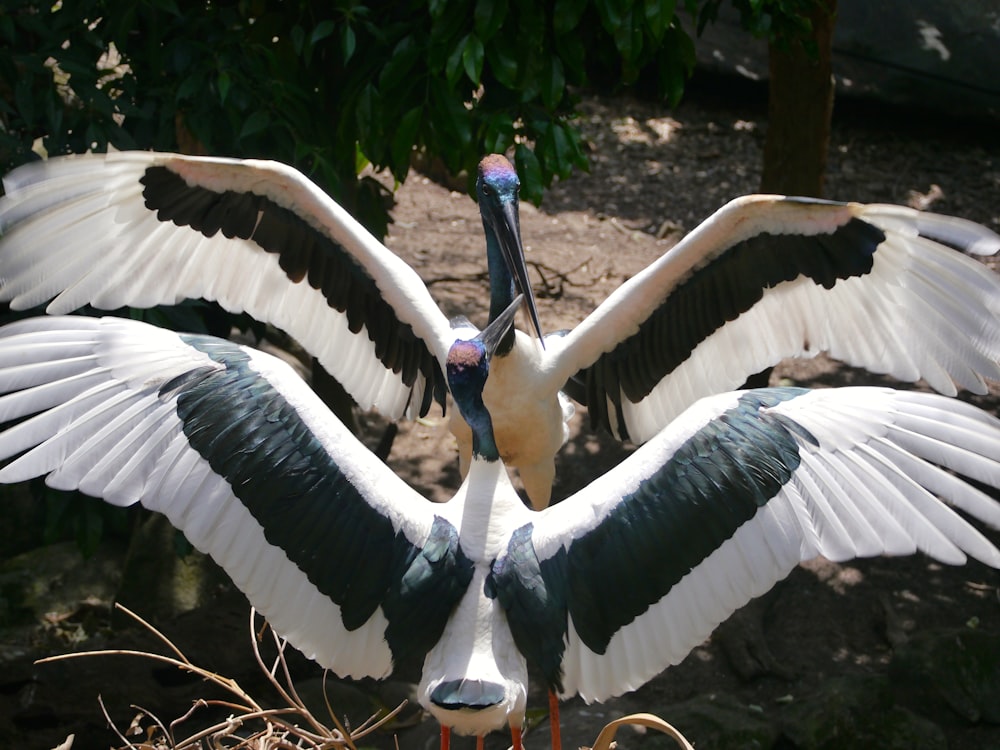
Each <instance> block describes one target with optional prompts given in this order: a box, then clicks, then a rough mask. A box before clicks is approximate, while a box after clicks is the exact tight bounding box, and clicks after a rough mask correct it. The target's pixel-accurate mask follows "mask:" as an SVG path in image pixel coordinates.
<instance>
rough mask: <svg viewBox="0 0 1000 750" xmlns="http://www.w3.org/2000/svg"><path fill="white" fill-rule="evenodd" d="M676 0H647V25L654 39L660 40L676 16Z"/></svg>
mask: <svg viewBox="0 0 1000 750" xmlns="http://www.w3.org/2000/svg"><path fill="white" fill-rule="evenodd" d="M676 5H677V3H676V0H646V26H647V28H649V35H650V36H651V37H653V40H654V41H656V42H660V41H661V40H662V39H663V35H664V34H665V33H666V31H667V29H668V28H669V27H670V22H671V21H672V20H673V18H674V11H675V8H676Z"/></svg>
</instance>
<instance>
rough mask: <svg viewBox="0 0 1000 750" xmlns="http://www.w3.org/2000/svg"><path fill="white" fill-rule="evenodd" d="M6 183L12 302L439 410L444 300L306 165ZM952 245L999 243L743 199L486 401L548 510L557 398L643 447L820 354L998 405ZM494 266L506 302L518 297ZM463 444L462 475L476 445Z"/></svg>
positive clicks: (116, 162)
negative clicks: (704, 406) (214, 311)
mask: <svg viewBox="0 0 1000 750" xmlns="http://www.w3.org/2000/svg"><path fill="white" fill-rule="evenodd" d="M488 159H490V160H491V161H490V162H489V164H490V165H491V166H490V168H489V169H485V168H484V167H482V166H481V171H482V172H484V174H485V173H486V172H489V173H490V174H493V175H498V176H500V177H502V178H503V180H502V181H501V183H502V184H501V183H497V184H496V185H492V183H491V190H492V191H493V192H492V193H491V195H493V196H494V197H496V196H498V194H499V191H500V189H501V188H502V189H503V190H505V191H507V192H506V193H505V194H504V196H502V197H503V199H504V200H505V201H506V204H504V205H505V206H506V211H507V212H508V213H506V214H504V217H503V218H504V220H505V221H506V222H507V224H508V225H510V224H511V223H512V224H514V225H516V224H517V220H516V214H515V215H514V218H511V213H510V212H511V211H516V203H515V204H514V208H511V206H512V201H514V202H516V188H517V183H516V174H514V173H513V170H512V169H511V168H510V167H509V164H508V165H507V167H506V169H507V171H504V169H505V168H504V167H503V163H501V162H502V160H499V161H498V157H488ZM486 163H487V160H484V164H486ZM491 170H492V171H491ZM481 178H483V179H481V181H480V186H481V187H482V184H483V182H484V180H485V177H484V175H482V174H481ZM5 186H6V188H7V193H8V194H7V196H6V197H4V198H2V199H0V232H2V233H3V236H2V237H0V301H9V302H10V303H11V306H12V308H14V309H26V308H30V307H32V306H34V305H38V304H42V303H44V302H48V307H47V311H48V312H50V313H53V314H57V313H64V312H68V311H70V310H73V309H75V308H77V307H79V306H81V305H83V304H86V303H90V304H93V305H95V306H97V307H104V308H117V307H120V306H123V305H129V306H146V305H155V304H173V303H176V302H178V301H179V300H182V299H191V298H204V299H211V300H217V301H218V302H219V303H220V304H221V305H222V306H223V307H225V308H226V309H228V310H231V311H246V312H248V313H249V314H250V315H252V316H253V317H255V318H257V319H258V320H262V321H265V322H268V323H272V324H274V325H276V326H278V327H280V328H282V329H284V330H285V331H286V332H287V333H289V334H290V335H292V336H293V337H294V338H296V339H297V340H298V341H299V342H300V343H301V344H302V345H303V346H304V347H305V348H306V349H307V350H308V351H309V352H310V353H311V354H313V355H314V356H316V357H317V359H318V360H319V361H320V363H321V364H322V365H323V366H324V367H325V368H326V369H327V370H328V371H329V372H330V373H331V374H332V375H333V376H334V377H335V378H337V380H339V381H340V382H341V383H342V384H343V385H344V387H345V388H346V389H347V391H348V392H349V393H350V394H351V395H352V397H354V399H355V400H356V401H357V402H358V403H359V405H361V406H362V407H363V408H369V407H374V408H377V409H379V410H380V411H381V412H383V413H384V414H386V415H387V416H388V417H390V418H397V417H399V416H402V415H404V414H407V415H410V416H415V415H417V414H423V413H426V411H427V409H428V408H429V407H430V405H431V403H432V401H433V400H437V401H439V402H441V403H442V404H443V403H444V397H445V392H446V389H447V386H446V383H445V379H444V375H443V366H444V361H445V358H446V356H447V352H448V350H449V347H450V346H451V344H452V343H453V342H454V341H455V340H456V335H457V334H456V332H455V331H453V330H452V329H451V328H450V326H449V324H448V321H447V320H446V318H445V316H444V314H443V313H442V312H441V311H440V310H439V309H438V307H437V305H436V304H435V303H434V301H433V299H432V298H431V296H430V294H429V292H428V291H427V288H426V287H425V285H424V284H423V282H422V281H421V280H420V279H419V277H418V276H417V274H416V273H415V272H414V271H413V270H412V269H411V268H410V267H409V266H407V265H406V263H404V262H403V261H402V260H400V259H399V258H398V257H397V256H395V255H394V254H393V253H391V252H390V251H389V250H388V249H387V248H385V247H384V246H383V245H382V244H381V243H380V242H378V241H377V240H375V239H374V238H372V237H371V235H369V234H368V233H367V232H365V231H364V230H363V229H362V228H361V227H360V226H359V225H358V224H357V222H355V221H354V220H353V219H351V217H350V216H349V215H347V213H346V212H345V211H344V210H343V209H342V208H340V207H339V206H337V204H336V203H335V202H333V201H332V200H330V199H329V198H328V197H327V196H326V195H325V194H324V193H323V192H322V191H320V190H319V189H318V188H317V187H316V186H315V185H313V184H312V183H311V182H310V181H308V180H307V179H306V178H305V177H304V176H302V175H301V174H299V173H298V172H296V171H295V170H293V169H291V168H289V167H287V166H284V165H280V164H276V163H274V162H254V161H238V160H231V159H206V158H201V157H185V156H178V155H171V154H153V153H113V154H107V155H88V156H83V157H68V158H59V159H51V160H49V161H48V162H43V163H36V164H31V165H28V166H26V167H23V168H21V169H19V170H16V171H15V172H13V173H12V174H11V175H10V176H8V178H7V179H6V181H5ZM484 195H485V193H484ZM480 203H481V208H482V206H483V205H484V197H482V196H481V198H480ZM482 210H483V211H484V213H483V217H484V226H485V227H486V229H487V245H488V250H489V247H490V242H495V241H496V240H495V236H494V237H492V238H491V234H490V233H491V232H492V231H493V229H492V227H493V224H491V223H490V222H489V221H487V216H488V214H487V213H486V212H485V211H486V209H485V208H483V209H482ZM491 210H492V209H491ZM497 210H498V211H499V209H497ZM494 223H496V222H495V221H494ZM219 227H221V231H218V232H217V231H215V230H216V229H218V228H219ZM510 228H511V227H510V226H508V229H510ZM514 228H515V229H516V226H515V227H514ZM950 246H954V247H956V248H959V249H962V250H965V251H966V252H968V253H975V254H982V255H989V254H994V253H996V252H998V250H1000V236H997V235H996V234H995V233H993V232H991V231H990V230H988V229H986V228H985V227H981V226H979V225H977V224H974V223H972V222H969V221H965V220H962V219H958V218H954V217H947V216H941V215H936V214H928V213H921V212H918V211H915V210H911V209H907V208H903V207H899V206H888V205H877V204H873V205H865V204H858V203H846V204H837V203H829V202H823V201H816V200H807V199H796V198H785V197H782V196H768V195H757V196H745V197H743V198H738V199H736V200H734V201H731V202H730V203H728V204H726V205H725V206H723V207H722V208H721V209H719V210H718V211H717V212H716V213H714V214H713V215H712V216H711V217H709V219H707V220H706V221H705V222H704V223H702V224H701V225H700V226H699V227H697V228H696V229H695V230H694V231H692V232H691V233H690V234H689V235H688V236H687V237H685V238H684V239H683V240H681V241H680V242H679V243H678V244H677V245H676V246H674V247H673V248H672V249H670V250H669V251H667V252H666V253H665V254H664V255H663V256H662V257H661V258H659V259H658V260H657V261H655V262H654V263H652V264H651V265H650V266H649V267H648V268H646V269H645V270H644V271H642V272H641V273H639V274H637V275H636V276H635V277H633V278H632V279H630V280H629V281H627V282H626V283H624V284H622V286H621V287H619V288H618V289H617V290H616V291H615V292H614V293H613V294H611V295H610V296H609V297H608V299H607V300H606V301H604V302H603V303H602V304H601V305H600V306H599V307H598V308H597V309H596V310H595V311H594V312H593V313H591V314H590V315H589V316H587V318H585V319H584V320H583V321H582V322H581V323H580V324H579V325H578V326H576V327H575V328H574V329H573V330H572V331H570V332H569V333H568V334H567V335H566V336H564V337H554V336H547V337H546V338H545V349H544V350H540V349H539V348H538V344H537V343H536V342H532V341H530V339H529V338H528V337H526V336H518V337H517V339H516V345H515V348H514V350H513V351H512V352H511V353H509V354H507V355H506V356H500V357H497V358H496V359H495V360H494V362H493V366H492V373H493V374H492V375H491V379H490V384H489V385H488V388H487V395H486V400H487V404H488V407H489V409H490V411H491V414H492V417H493V424H494V429H495V432H496V434H497V440H498V442H499V445H500V448H501V454H502V455H503V456H504V457H505V460H506V461H508V463H509V465H512V466H515V467H517V468H518V470H519V471H520V472H521V473H522V478H523V479H524V480H525V486H526V487H527V488H528V494H529V496H530V498H531V501H532V503H533V505H534V507H536V508H541V507H545V506H546V505H547V504H548V502H549V492H550V489H551V481H552V477H553V475H554V463H553V462H554V456H555V453H556V452H557V451H558V449H559V446H560V445H561V443H562V440H563V439H564V438H565V435H566V425H565V419H566V416H567V414H568V413H569V410H567V409H566V408H564V405H563V404H562V403H561V402H560V400H559V390H560V389H561V388H564V387H566V389H567V392H569V393H570V394H571V395H572V396H573V397H574V398H576V399H578V400H581V401H582V402H583V403H584V404H585V405H586V406H587V407H588V411H589V415H590V421H591V423H592V424H593V425H594V426H596V427H604V428H607V429H608V430H610V431H611V432H612V433H613V434H614V435H615V436H616V437H618V438H620V439H629V440H631V441H633V442H635V443H642V442H644V441H646V440H648V439H650V438H651V437H653V436H654V435H656V434H658V433H659V431H660V430H661V429H662V428H663V427H664V426H665V425H667V424H668V423H669V422H670V421H671V420H672V419H673V418H674V417H675V416H677V415H678V414H680V413H681V412H683V411H684V409H686V408H687V407H688V406H689V405H691V404H692V403H694V402H695V401H697V400H698V399H699V398H701V397H703V396H708V395H711V394H714V393H720V392H724V391H728V390H731V389H733V388H737V387H739V386H740V385H741V384H742V383H744V382H745V381H746V379H747V377H748V376H750V375H752V374H754V373H756V372H759V371H760V370H763V369H765V368H767V367H769V366H773V365H775V364H777V363H778V362H779V361H780V360H782V359H784V358H786V357H799V356H814V355H815V354H817V353H819V352H823V351H825V352H828V353H829V354H830V355H832V356H833V357H835V358H837V359H840V360H842V361H844V362H846V363H848V364H851V365H854V366H858V367H864V368H866V369H868V370H870V371H872V372H876V373H884V374H887V375H891V376H893V377H895V378H898V379H900V380H906V381H912V380H916V379H918V378H924V379H925V380H926V381H927V382H928V383H929V384H930V385H931V386H932V387H933V388H934V389H936V390H938V391H940V392H942V393H945V394H948V395H953V394H955V393H956V392H957V389H956V385H957V386H959V387H962V388H966V389H969V390H971V391H973V392H976V393H983V392H985V390H986V383H987V381H1000V326H998V325H997V321H998V320H1000V279H998V277H997V276H996V275H995V274H993V273H992V272H991V271H990V270H989V269H987V268H986V267H985V266H984V265H983V264H981V263H979V262H977V261H976V260H974V259H972V258H969V257H967V256H966V255H964V254H963V253H961V252H957V251H956V250H953V249H951V247H950ZM521 260H522V264H523V258H522V259H521ZM495 265H497V264H494V262H493V260H491V275H493V276H494V278H493V279H492V280H491V286H493V287H494V294H492V295H491V297H497V292H498V290H499V293H500V294H501V296H502V294H503V293H505V291H510V290H509V289H507V290H504V286H505V285H506V286H507V287H509V286H510V285H511V280H510V273H507V272H505V273H506V275H505V277H504V278H503V279H500V278H496V277H497V276H499V275H500V272H501V271H503V269H500V271H496V269H495V268H494V266H495ZM306 282H308V283H306ZM521 291H522V292H523V291H525V290H524V289H522V290H521ZM497 299H500V297H497ZM50 300H51V301H50ZM497 304H500V306H502V305H503V304H506V301H503V302H502V303H497V301H496V300H495V299H494V300H491V310H492V309H493V307H494V306H496V305H497ZM362 332H364V333H367V335H359V334H361V333H362ZM570 386H573V387H574V388H573V390H570ZM452 424H453V426H455V429H456V435H457V437H458V438H459V444H460V449H461V457H462V466H463V468H465V467H466V466H468V464H469V461H470V456H471V448H470V445H469V443H468V440H469V434H470V433H469V432H468V430H467V429H464V428H462V426H461V425H460V424H459V423H457V422H455V421H453V422H452Z"/></svg>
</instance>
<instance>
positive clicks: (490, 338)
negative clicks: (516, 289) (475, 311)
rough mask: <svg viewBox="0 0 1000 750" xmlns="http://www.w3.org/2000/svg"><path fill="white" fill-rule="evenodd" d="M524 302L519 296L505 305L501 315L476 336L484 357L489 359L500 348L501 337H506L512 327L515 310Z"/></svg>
mask: <svg viewBox="0 0 1000 750" xmlns="http://www.w3.org/2000/svg"><path fill="white" fill-rule="evenodd" d="M523 302H524V295H523V294H519V295H517V297H515V298H514V301H513V302H511V303H510V304H509V305H507V309H505V310H504V311H503V312H502V313H500V314H499V315H498V316H497V317H496V319H495V320H494V321H493V322H492V323H490V324H489V325H488V326H486V328H484V329H483V330H482V331H480V332H479V335H478V336H476V338H478V339H479V340H480V341H481V342H482V344H483V348H484V349H486V357H487V358H491V357H492V356H493V352H495V351H496V349H497V347H498V346H500V342H501V341H502V340H503V337H504V336H506V335H507V333H508V332H509V331H510V329H511V328H512V327H513V325H514V316H515V315H516V314H517V308H519V307H520V306H521V303H523Z"/></svg>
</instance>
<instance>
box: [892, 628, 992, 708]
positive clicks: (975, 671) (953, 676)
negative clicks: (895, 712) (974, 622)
mask: <svg viewBox="0 0 1000 750" xmlns="http://www.w3.org/2000/svg"><path fill="white" fill-rule="evenodd" d="M889 674H890V677H891V679H892V680H893V682H894V684H895V685H896V686H897V687H898V689H899V690H900V691H901V693H902V694H903V695H904V696H905V698H906V700H907V701H908V702H910V703H911V704H913V703H921V704H930V705H929V706H928V707H927V708H928V710H930V711H933V709H934V707H935V706H934V704H937V705H938V706H940V705H941V704H942V703H943V704H945V705H947V706H948V707H950V708H951V709H952V710H953V711H954V712H955V713H957V714H958V715H959V716H961V717H962V718H963V719H965V720H966V721H969V722H972V723H977V722H980V721H983V722H988V723H990V724H1000V635H997V634H996V633H986V632H982V631H979V630H973V629H971V628H961V629H946V630H932V631H927V632H923V633H920V634H919V635H916V636H914V637H913V638H912V640H910V641H909V642H908V643H907V644H905V645H904V646H903V647H902V648H900V649H898V650H897V651H896V653H895V655H894V656H893V660H892V664H891V666H890V670H889Z"/></svg>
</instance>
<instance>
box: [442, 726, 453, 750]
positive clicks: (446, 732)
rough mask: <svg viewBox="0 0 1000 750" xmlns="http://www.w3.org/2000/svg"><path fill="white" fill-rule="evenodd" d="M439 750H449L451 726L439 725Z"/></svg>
mask: <svg viewBox="0 0 1000 750" xmlns="http://www.w3.org/2000/svg"><path fill="white" fill-rule="evenodd" d="M441 750H451V727H446V726H445V725H444V724H442V725H441Z"/></svg>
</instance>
